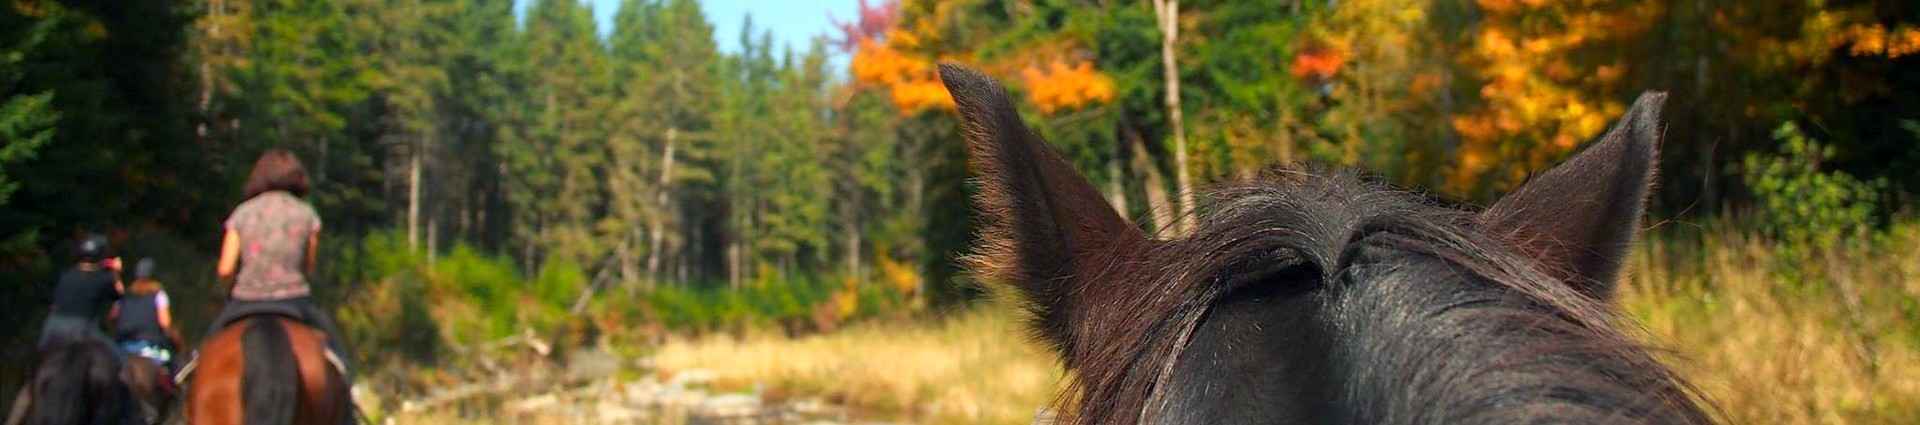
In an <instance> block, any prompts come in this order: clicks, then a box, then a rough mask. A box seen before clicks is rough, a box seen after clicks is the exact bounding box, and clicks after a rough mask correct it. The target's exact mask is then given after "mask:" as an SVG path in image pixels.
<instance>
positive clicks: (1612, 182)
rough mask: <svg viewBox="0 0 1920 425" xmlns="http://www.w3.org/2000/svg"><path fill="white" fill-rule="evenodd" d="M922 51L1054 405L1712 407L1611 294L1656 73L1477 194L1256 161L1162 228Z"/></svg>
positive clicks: (981, 256) (1363, 418)
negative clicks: (1641, 337) (1453, 200)
mask: <svg viewBox="0 0 1920 425" xmlns="http://www.w3.org/2000/svg"><path fill="white" fill-rule="evenodd" d="M940 75H941V78H942V79H943V80H944V82H945V84H946V86H947V89H948V90H949V91H950V92H951V93H952V94H953V98H954V101H955V103H956V104H957V105H958V109H959V112H960V115H961V117H962V126H961V131H962V132H963V134H964V136H965V137H966V139H967V143H968V146H969V149H968V150H969V152H970V166H971V168H972V169H973V170H974V172H976V173H978V184H979V188H978V189H979V192H978V194H977V195H976V197H975V201H976V203H977V206H978V207H979V209H980V213H981V215H982V216H983V217H982V219H983V221H984V223H983V224H984V227H983V230H982V231H981V234H980V242H979V245H978V247H977V249H976V250H975V252H974V255H973V256H971V257H970V258H969V260H970V261H969V263H970V266H971V267H972V269H973V270H974V271H975V272H976V273H979V274H980V275H981V277H983V278H985V279H987V280H990V281H996V282H1000V283H1005V284H1007V285H1002V286H1000V287H1001V288H1010V289H1012V290H1013V291H1012V292H1014V293H1016V295H1017V297H1016V298H1017V299H1019V300H1022V301H1023V304H1024V305H1025V307H1026V308H1027V309H1028V311H1029V312H1030V313H1031V314H1032V325H1033V328H1034V330H1035V331H1036V332H1035V333H1036V334H1037V335H1038V338H1040V339H1041V340H1042V341H1043V342H1045V343H1047V344H1049V345H1051V346H1052V347H1054V348H1055V349H1057V352H1058V353H1059V354H1060V356H1061V357H1062V359H1063V360H1064V363H1065V366H1066V367H1067V369H1068V371H1069V372H1070V374H1071V385H1070V388H1069V390H1068V391H1067V393H1066V394H1063V396H1062V398H1061V401H1060V405H1059V406H1058V408H1059V410H1060V411H1061V413H1062V414H1061V415H1060V416H1061V419H1062V421H1063V422H1065V423H1074V424H1116V423H1119V424H1125V423H1163V424H1188V423H1209V424H1212V423H1223V424H1225V423H1249V424H1251V423H1381V424H1405V423H1445V424H1460V423H1539V422H1570V423H1703V422H1708V418H1707V415H1706V414H1705V413H1703V411H1702V409H1701V407H1700V406H1699V405H1698V404H1697V402H1696V400H1697V397H1695V396H1694V392H1693V391H1692V390H1691V389H1690V388H1691V387H1689V386H1688V385H1687V384H1685V383H1684V382H1682V381H1681V380H1680V379H1678V378H1676V377H1675V375H1674V373H1672V372H1671V371H1670V370H1668V369H1667V368H1665V367H1664V366H1663V365H1661V364H1660V363H1659V362H1657V361H1655V360H1654V359H1653V357H1652V356H1650V355H1649V354H1648V352H1647V350H1645V349H1643V348H1642V347H1641V346H1639V345H1636V343H1635V342H1634V341H1633V339H1632V338H1630V337H1628V336H1626V335H1623V333H1622V332H1621V331H1619V330H1617V329H1616V322H1617V321H1618V320H1617V318H1616V314H1615V308H1614V306H1613V305H1612V304H1611V298H1612V293H1613V285H1614V282H1615V281H1616V279H1617V278H1618V277H1619V274H1620V268H1621V264H1622V262H1623V257H1624V256H1625V255H1626V254H1627V252H1628V247H1629V245H1630V244H1631V243H1632V241H1633V240H1634V237H1635V233H1636V229H1637V227H1638V226H1639V220H1640V216H1641V214H1642V212H1643V211H1642V210H1643V209H1644V206H1645V198H1646V195H1647V192H1648V190H1649V186H1650V184H1651V181H1652V174H1653V169H1654V157H1655V149H1656V145H1658V143H1659V138H1660V128H1659V124H1658V123H1657V120H1658V116H1659V110H1660V106H1661V103H1662V101H1663V100H1664V96H1663V95H1659V94H1650V95H1645V96H1642V97H1641V98H1640V99H1639V100H1638V101H1636V102H1634V105H1633V107H1632V108H1631V109H1630V110H1628V111H1627V113H1626V117H1625V118H1623V119H1622V121H1621V122H1620V123H1619V124H1618V125H1616V126H1615V127H1614V128H1613V129H1612V130H1611V131H1609V132H1608V133H1607V134H1606V135H1605V136H1603V137H1602V138H1601V139H1600V140H1599V141H1598V142H1596V143H1595V144H1593V146H1591V147H1588V148H1587V149H1585V150H1584V151H1583V152H1581V153H1580V154H1578V155H1576V156H1574V157H1573V158H1572V159H1570V160H1568V161H1567V163H1565V164H1563V165H1560V166H1558V167H1556V168H1554V169H1552V170H1550V171H1547V172H1546V173H1544V174H1541V175H1539V176H1538V177H1536V178H1534V179H1533V180H1531V181H1529V182H1528V183H1526V184H1525V185H1523V186H1522V187H1521V188H1520V189H1519V190H1518V191H1515V192H1514V193H1512V194H1510V195H1508V196H1507V197H1505V198H1504V199H1501V200H1500V201H1498V202H1497V203H1495V204H1494V205H1493V206H1492V207H1491V208H1488V209H1486V210H1485V211H1479V212H1468V211H1460V210H1455V209H1451V208H1446V207H1441V206H1438V205H1437V204H1436V203H1434V202H1432V201H1429V200H1426V199H1423V198H1422V197H1420V196H1417V195H1415V194H1412V193H1408V192H1402V191H1396V190H1392V189H1388V188H1385V187H1381V186H1379V185H1375V184H1370V183H1367V182H1365V181H1363V180H1361V179H1359V178H1356V177H1353V176H1351V175H1348V174H1342V173H1306V172H1275V173H1272V174H1270V175H1268V176H1266V177H1264V178H1262V179H1258V180H1257V181H1254V182H1250V183H1245V184H1241V185H1235V186H1229V187H1224V188H1219V189H1217V190H1215V191H1214V192H1213V193H1212V196H1210V197H1209V198H1210V199H1207V200H1206V201H1204V202H1203V205H1202V207H1201V208H1200V212H1199V213H1197V214H1198V215H1197V217H1196V218H1197V223H1198V225H1197V226H1196V228H1195V229H1194V230H1193V231H1192V233H1191V234H1189V235H1185V236H1183V237H1178V238H1171V239H1161V238H1153V237H1149V236H1148V235H1146V234H1144V233H1142V232H1141V231H1140V230H1139V229H1138V228H1136V227H1134V226H1132V225H1130V224H1128V223H1127V221H1126V220H1125V219H1123V218H1121V217H1120V216H1119V215H1117V214H1115V213H1114V212H1113V210H1112V209H1111V208H1110V207H1108V204H1107V202H1106V201H1105V200H1104V199H1103V198H1102V197H1101V196H1100V194H1099V192H1098V191H1096V189H1095V188H1094V187H1093V186H1091V185H1090V184H1088V182H1087V181H1086V179H1085V178H1083V177H1081V176H1080V175H1079V174H1078V173H1076V172H1075V171H1074V170H1073V168H1072V167H1071V166H1070V165H1069V164H1068V163H1067V162H1066V161H1065V160H1064V159H1063V158H1062V157H1061V156H1060V154H1058V153H1056V152H1054V151H1053V149H1051V148H1049V147H1047V145H1046V143H1045V142H1044V141H1042V140H1040V138H1039V137H1038V136H1037V135H1035V133H1033V132H1032V131H1030V130H1028V129H1027V128H1026V126H1025V125H1024V124H1023V123H1022V122H1021V120H1020V116H1019V114H1018V112H1016V111H1015V109H1014V107H1013V105H1012V103H1011V102H1010V101H1009V100H1008V97H1007V94H1006V92H1005V90H1004V89H1002V88H1001V87H1000V86H999V85H998V84H996V83H994V82H993V81H992V80H990V79H988V78H986V77H983V76H981V75H979V74H976V73H974V72H971V71H968V70H965V69H961V68H958V67H954V66H951V65H942V66H941V68H940Z"/></svg>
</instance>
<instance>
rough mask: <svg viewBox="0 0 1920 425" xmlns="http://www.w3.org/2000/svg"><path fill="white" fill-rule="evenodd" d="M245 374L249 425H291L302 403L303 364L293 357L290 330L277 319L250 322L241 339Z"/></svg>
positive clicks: (244, 395) (243, 398) (244, 396)
mask: <svg viewBox="0 0 1920 425" xmlns="http://www.w3.org/2000/svg"><path fill="white" fill-rule="evenodd" d="M240 344H241V350H242V353H243V354H242V355H243V356H245V357H244V358H245V359H246V360H245V361H244V362H242V363H243V364H245V368H246V371H245V372H244V374H243V375H241V378H240V387H241V388H242V390H241V391H242V393H241V405H242V406H244V407H243V408H244V409H246V410H245V412H244V414H243V416H242V417H243V418H244V419H245V421H246V423H247V424H248V425H288V424H291V423H293V414H294V411H295V410H297V408H298V407H299V403H300V394H299V393H300V365H299V364H298V363H297V361H296V360H295V359H294V357H293V345H292V344H291V343H290V341H289V340H288V338H287V328H286V326H285V325H282V324H281V323H280V321H279V320H278V319H276V318H271V317H260V318H254V319H248V320H247V332H246V333H245V334H243V335H242V336H241V337H240Z"/></svg>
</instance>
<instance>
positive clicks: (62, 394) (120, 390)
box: [9, 338, 139, 425]
mask: <svg viewBox="0 0 1920 425" xmlns="http://www.w3.org/2000/svg"><path fill="white" fill-rule="evenodd" d="M119 355H120V354H119V353H117V352H116V350H115V349H114V348H113V347H112V346H110V345H108V344H107V343H106V342H104V341H99V340H95V339H92V338H75V339H72V340H65V341H55V342H52V343H50V344H49V345H48V346H47V349H45V350H42V351H41V352H40V363H39V364H38V365H36V366H35V367H34V369H33V372H32V373H31V374H29V375H28V377H27V379H28V381H27V382H28V385H27V388H26V391H28V392H29V393H30V395H29V397H30V398H31V402H29V403H28V406H27V408H26V411H25V415H24V417H21V418H10V419H9V420H10V421H11V420H14V419H18V420H21V423H22V424H25V425H119V424H133V423H138V422H139V420H138V419H137V416H136V415H135V409H134V399H133V395H132V393H131V392H129V391H128V390H127V386H126V384H125V383H124V382H122V381H121V376H120V359H119V358H118V357H119Z"/></svg>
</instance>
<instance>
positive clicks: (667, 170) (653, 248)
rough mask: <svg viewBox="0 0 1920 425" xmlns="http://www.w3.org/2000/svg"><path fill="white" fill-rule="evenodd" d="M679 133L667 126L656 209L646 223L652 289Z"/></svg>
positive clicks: (658, 264) (648, 284)
mask: <svg viewBox="0 0 1920 425" xmlns="http://www.w3.org/2000/svg"><path fill="white" fill-rule="evenodd" d="M679 135H680V129H679V128H676V127H668V128H667V148H666V149H665V151H664V152H662V153H661V154H660V182H659V184H658V185H656V186H657V187H658V189H656V190H658V191H659V193H657V194H656V196H655V198H654V203H655V205H656V206H657V207H658V209H656V210H655V211H654V214H653V217H652V218H651V219H649V221H650V223H648V224H649V225H648V226H647V227H648V228H649V229H650V230H648V231H647V237H648V238H651V239H652V240H650V241H649V242H648V249H647V276H648V279H649V282H647V289H653V286H654V283H655V282H653V281H658V280H660V257H661V255H662V253H661V248H662V246H663V245H664V243H663V242H665V241H666V231H667V225H666V219H665V218H664V217H665V216H666V215H667V211H668V210H669V208H668V205H667V201H668V199H669V197H668V196H667V194H668V193H669V192H670V190H671V189H672V187H671V185H672V184H673V148H674V142H675V141H676V139H678V138H679Z"/></svg>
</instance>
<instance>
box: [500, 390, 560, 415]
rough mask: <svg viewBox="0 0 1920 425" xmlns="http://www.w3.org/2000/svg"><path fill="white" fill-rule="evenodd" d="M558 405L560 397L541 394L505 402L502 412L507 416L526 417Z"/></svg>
mask: <svg viewBox="0 0 1920 425" xmlns="http://www.w3.org/2000/svg"><path fill="white" fill-rule="evenodd" d="M558 405H560V397H557V396H554V395H553V394H542V395H538V396H533V397H528V398H523V399H519V400H514V401H511V402H507V405H506V406H505V407H503V408H502V410H505V411H506V413H507V414H508V415H526V414H531V413H535V412H539V411H542V410H546V409H551V408H553V407H554V406H558Z"/></svg>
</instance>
